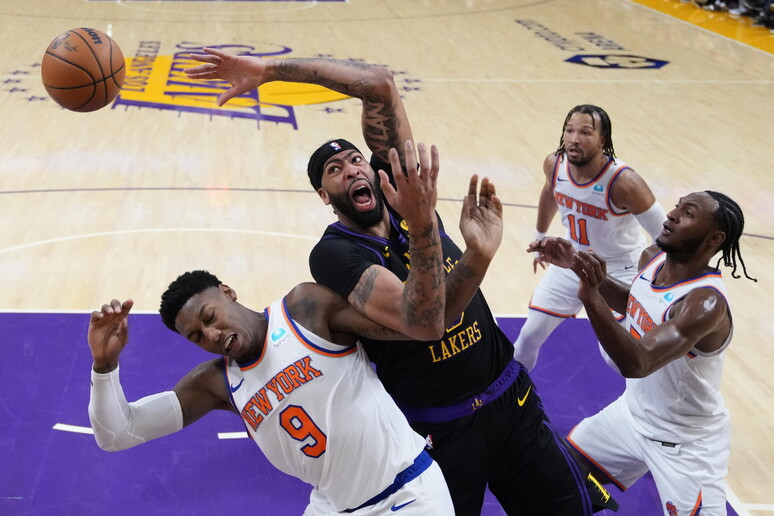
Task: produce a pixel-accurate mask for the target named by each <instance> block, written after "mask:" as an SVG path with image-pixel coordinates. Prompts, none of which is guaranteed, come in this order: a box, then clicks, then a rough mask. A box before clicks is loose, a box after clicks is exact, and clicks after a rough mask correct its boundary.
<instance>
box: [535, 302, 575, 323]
mask: <svg viewBox="0 0 774 516" xmlns="http://www.w3.org/2000/svg"><path fill="white" fill-rule="evenodd" d="M529 309H530V310H535V311H537V312H542V313H544V314H547V315H553V316H554V317H561V318H562V319H572V318H575V314H572V315H565V314H560V313H556V312H552V311H551V310H546V309H545V308H540V307H539V306H535V305H533V304H532V303H530V304H529Z"/></svg>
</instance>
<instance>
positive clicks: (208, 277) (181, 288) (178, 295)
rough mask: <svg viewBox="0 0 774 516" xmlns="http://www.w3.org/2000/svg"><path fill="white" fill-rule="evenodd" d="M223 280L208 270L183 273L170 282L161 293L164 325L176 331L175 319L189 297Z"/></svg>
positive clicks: (160, 309)
mask: <svg viewBox="0 0 774 516" xmlns="http://www.w3.org/2000/svg"><path fill="white" fill-rule="evenodd" d="M220 284H221V281H220V280H219V279H218V278H217V277H215V275H214V274H210V273H209V272H207V271H191V272H186V273H184V274H181V275H180V276H178V277H177V279H176V280H175V281H173V282H172V283H170V284H169V287H168V288H167V291H166V292H164V293H163V294H162V295H161V306H160V307H159V313H160V314H161V320H162V321H163V322H164V325H165V326H166V327H167V328H169V329H170V330H172V331H173V332H175V333H178V331H177V329H176V328H175V319H177V314H178V312H180V309H181V308H183V305H185V304H186V303H187V302H188V300H189V299H191V298H192V297H193V296H195V295H196V294H198V293H200V292H203V291H205V290H207V289H208V288H210V287H217V286H218V285H220Z"/></svg>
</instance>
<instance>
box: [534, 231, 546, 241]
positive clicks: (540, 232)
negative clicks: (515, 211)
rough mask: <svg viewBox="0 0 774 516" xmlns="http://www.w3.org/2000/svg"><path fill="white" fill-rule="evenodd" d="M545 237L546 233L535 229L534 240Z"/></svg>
mask: <svg viewBox="0 0 774 516" xmlns="http://www.w3.org/2000/svg"><path fill="white" fill-rule="evenodd" d="M545 237H546V234H545V233H543V232H542V231H538V230H535V240H543V239H544V238H545Z"/></svg>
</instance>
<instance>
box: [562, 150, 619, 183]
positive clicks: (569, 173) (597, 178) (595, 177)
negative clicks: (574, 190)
mask: <svg viewBox="0 0 774 516" xmlns="http://www.w3.org/2000/svg"><path fill="white" fill-rule="evenodd" d="M568 163H569V161H568ZM611 163H613V158H611V157H610V156H608V157H607V163H605V165H604V166H603V167H602V170H600V171H599V174H597V175H596V176H594V178H593V179H591V181H588V182H586V183H579V182H577V181H576V180H575V178H573V177H572V172H571V171H570V167H569V166H568V167H567V177H568V178H570V181H572V184H574V185H575V186H577V187H578V188H586V187H588V186H591V185H593V184H594V183H596V182H597V181H598V180H599V178H600V177H602V175H603V174H604V173H605V172H607V169H608V168H609V167H610V164H611Z"/></svg>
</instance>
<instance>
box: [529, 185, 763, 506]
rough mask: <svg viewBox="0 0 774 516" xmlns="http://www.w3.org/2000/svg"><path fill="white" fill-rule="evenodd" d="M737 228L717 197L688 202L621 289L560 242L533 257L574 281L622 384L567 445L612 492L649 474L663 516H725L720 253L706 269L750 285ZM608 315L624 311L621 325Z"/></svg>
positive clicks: (725, 202)
mask: <svg viewBox="0 0 774 516" xmlns="http://www.w3.org/2000/svg"><path fill="white" fill-rule="evenodd" d="M743 229H744V215H743V213H742V210H741V209H740V208H739V206H738V205H737V204H736V203H735V202H734V201H732V200H731V199H729V198H728V197H727V196H725V195H723V194H720V193H717V192H710V191H706V192H697V193H692V194H690V195H687V196H685V197H683V198H682V199H680V201H679V203H678V204H677V207H676V208H675V209H673V210H671V211H670V212H669V213H668V215H667V221H666V222H665V223H664V226H663V230H662V232H661V233H660V235H659V236H658V237H657V239H656V244H657V247H650V248H648V249H646V250H645V251H644V252H643V253H642V256H641V258H640V262H639V265H640V267H641V270H640V271H639V272H638V274H637V276H636V278H635V280H634V281H633V282H632V283H631V284H629V283H623V282H620V281H616V280H615V279H614V278H612V277H611V276H610V275H606V274H605V260H604V259H602V258H601V257H599V256H598V255H597V254H596V253H595V252H594V251H580V252H577V251H575V250H573V248H572V246H571V245H570V243H569V242H567V241H566V240H563V239H546V241H545V242H543V243H542V244H541V245H540V246H535V249H534V250H536V251H539V252H541V253H542V255H543V259H545V260H546V261H549V262H551V263H554V264H559V265H560V266H562V267H570V268H571V269H572V271H573V272H574V273H575V274H577V275H578V277H579V278H580V289H579V291H578V297H579V298H580V299H581V300H582V301H583V305H584V307H585V308H586V312H587V313H588V316H589V320H590V321H591V324H592V326H593V327H594V331H595V333H596V334H597V337H598V339H599V342H600V344H601V345H602V346H603V347H604V349H605V351H607V353H608V354H609V356H610V358H611V359H612V360H613V361H614V362H615V364H616V365H617V366H618V367H619V370H620V371H621V373H622V374H623V375H624V376H625V377H626V378H627V380H626V390H625V391H624V393H623V395H621V397H620V398H618V399H617V400H616V401H614V402H613V403H611V404H610V405H608V406H607V407H605V408H604V409H602V411H600V412H599V413H598V414H596V415H594V416H592V417H590V418H586V419H584V420H583V421H581V423H580V424H579V425H578V426H577V427H575V429H573V430H572V431H571V432H570V435H569V436H568V441H569V442H570V444H571V445H572V446H573V447H574V448H575V449H576V451H577V452H579V453H580V454H581V455H582V456H583V457H585V458H586V459H588V461H589V462H590V464H591V466H592V470H594V472H595V473H597V478H599V479H607V480H608V481H610V482H613V483H615V484H616V485H617V486H618V487H619V488H620V489H622V490H625V489H626V488H628V487H629V486H631V485H632V484H633V483H634V482H636V481H637V480H638V479H639V478H640V477H642V475H644V474H645V473H646V472H647V471H650V472H651V473H652V475H653V479H654V480H655V482H656V487H657V488H658V492H659V495H660V497H661V510H662V511H663V514H665V515H668V516H675V515H678V514H679V515H691V514H699V513H701V514H702V515H703V516H704V515H723V516H725V514H726V498H725V477H726V473H727V471H728V456H729V451H730V423H729V416H728V411H727V410H726V408H725V405H724V403H723V397H722V395H721V393H720V381H721V374H722V368H723V359H724V356H725V351H726V349H727V348H728V345H729V343H730V342H731V336H732V334H733V320H732V317H731V310H730V308H729V305H728V301H727V299H726V288H725V285H724V284H723V279H722V276H721V273H720V271H719V270H718V269H717V268H716V267H712V266H710V264H709V262H710V260H711V259H712V257H713V256H714V255H715V254H716V253H718V252H722V256H721V257H720V259H719V260H718V264H716V266H717V265H719V262H720V261H721V260H722V261H723V263H724V265H726V266H732V267H733V270H732V276H733V277H738V276H737V275H736V269H737V263H736V262H737V258H738V259H739V262H740V263H741V265H742V268H743V270H744V274H745V276H746V277H747V278H750V277H749V276H748V275H747V270H746V267H745V266H744V261H743V260H742V257H741V253H740V249H739V237H740V236H741V235H742V231H743ZM750 279H753V278H750ZM611 309H615V310H617V311H619V312H624V311H625V313H626V323H625V327H623V326H621V325H620V324H618V323H617V321H616V320H615V318H614V316H613V315H612V313H611Z"/></svg>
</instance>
